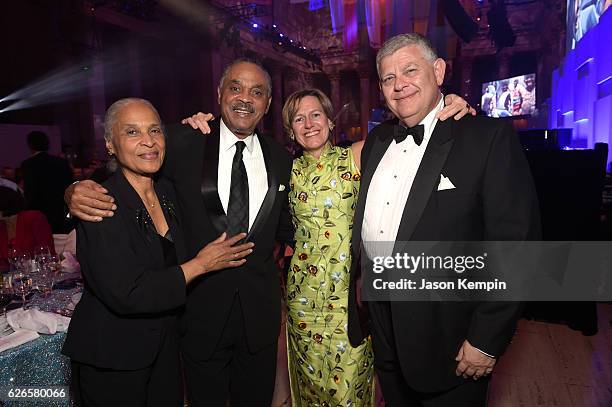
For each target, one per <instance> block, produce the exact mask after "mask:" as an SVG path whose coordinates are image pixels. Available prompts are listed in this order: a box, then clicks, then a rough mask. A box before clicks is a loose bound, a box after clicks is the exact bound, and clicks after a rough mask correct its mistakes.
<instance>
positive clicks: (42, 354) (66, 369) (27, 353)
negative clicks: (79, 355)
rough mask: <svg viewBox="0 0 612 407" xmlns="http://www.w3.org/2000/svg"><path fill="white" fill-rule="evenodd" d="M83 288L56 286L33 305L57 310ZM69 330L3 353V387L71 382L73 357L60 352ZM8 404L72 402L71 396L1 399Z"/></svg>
mask: <svg viewBox="0 0 612 407" xmlns="http://www.w3.org/2000/svg"><path fill="white" fill-rule="evenodd" d="M79 291H80V288H78V287H75V288H71V289H67V290H54V291H53V292H52V293H51V295H50V296H49V297H48V298H44V299H43V298H34V299H33V300H32V301H30V306H31V307H37V308H39V309H40V310H42V311H51V312H56V311H60V310H64V309H68V303H69V302H70V300H71V298H72V297H73V296H74V294H76V293H77V292H79ZM65 338H66V333H64V332H59V333H56V334H55V335H42V334H41V335H40V337H39V338H38V339H36V340H34V341H31V342H28V343H24V344H23V345H21V346H18V347H16V348H13V349H9V350H7V351H4V352H2V353H0V387H4V388H6V387H20V386H32V387H45V386H68V385H69V384H70V359H69V358H67V357H66V356H64V355H62V354H61V349H62V345H63V344H64V339H65ZM0 405H2V406H7V407H21V406H23V407H38V406H40V407H43V406H44V407H56V406H62V407H63V406H70V405H71V403H70V401H68V400H46V401H40V402H32V401H27V402H26V401H21V402H17V401H5V402H2V401H0Z"/></svg>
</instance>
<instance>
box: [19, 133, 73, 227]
mask: <svg viewBox="0 0 612 407" xmlns="http://www.w3.org/2000/svg"><path fill="white" fill-rule="evenodd" d="M27 142H28V147H29V148H30V151H31V152H32V156H31V157H30V158H28V159H27V160H24V161H23V162H22V163H21V171H22V173H23V192H24V196H25V199H26V207H27V209H35V210H39V211H41V212H42V213H44V214H45V216H46V217H47V220H48V221H49V224H50V225H51V230H53V233H68V232H69V231H70V229H71V228H72V225H71V224H70V222H69V221H67V219H66V217H65V216H64V199H63V195H64V190H65V189H66V187H67V186H68V185H70V184H71V183H72V170H71V169H70V165H68V161H66V160H65V159H63V158H60V157H55V156H52V155H50V154H49V153H47V151H49V138H48V137H47V135H46V134H45V133H43V132H42V131H33V132H31V133H29V134H28V137H27Z"/></svg>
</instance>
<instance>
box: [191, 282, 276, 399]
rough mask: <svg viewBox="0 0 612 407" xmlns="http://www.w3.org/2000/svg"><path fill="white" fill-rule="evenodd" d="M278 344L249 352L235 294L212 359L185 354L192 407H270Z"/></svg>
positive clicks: (241, 314)
mask: <svg viewBox="0 0 612 407" xmlns="http://www.w3.org/2000/svg"><path fill="white" fill-rule="evenodd" d="M276 347H277V341H274V343H271V344H270V346H269V347H266V348H264V349H262V350H259V351H257V352H251V351H250V350H249V347H248V344H247V341H246V334H245V329H244V317H243V313H242V307H241V305H240V296H239V294H236V295H235V297H234V302H233V304H232V309H231V311H230V314H229V316H228V319H227V322H226V323H225V327H224V328H223V333H222V335H221V339H220V340H219V344H218V345H217V347H216V349H215V351H214V353H213V355H212V356H211V357H210V359H208V360H205V361H197V360H192V359H191V358H189V356H187V355H186V354H184V353H183V367H184V371H185V380H186V382H187V398H188V400H189V406H190V407H217V406H219V407H225V406H226V405H227V404H226V403H227V401H228V400H229V401H230V402H231V406H232V407H239V406H249V407H259V406H261V407H268V406H270V404H271V402H272V394H273V392H274V380H275V377H276Z"/></svg>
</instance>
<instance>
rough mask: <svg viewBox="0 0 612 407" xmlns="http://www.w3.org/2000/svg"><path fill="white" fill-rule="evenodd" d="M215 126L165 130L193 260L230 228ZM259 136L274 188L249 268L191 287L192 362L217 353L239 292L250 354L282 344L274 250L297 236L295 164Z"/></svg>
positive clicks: (252, 235)
mask: <svg viewBox="0 0 612 407" xmlns="http://www.w3.org/2000/svg"><path fill="white" fill-rule="evenodd" d="M210 125H211V130H212V132H211V134H209V135H203V134H201V133H200V131H199V130H193V129H191V127H189V126H184V125H178V126H171V127H168V128H167V129H166V139H167V141H166V145H167V155H166V162H165V164H164V168H163V173H164V175H165V176H167V177H168V178H169V179H171V180H172V182H173V184H174V186H175V188H176V192H177V196H178V201H179V203H180V206H181V211H182V214H183V216H184V218H185V226H184V228H183V230H184V232H185V237H186V241H187V245H188V248H189V255H190V256H193V255H195V254H196V253H197V251H198V250H200V249H201V248H202V247H203V246H205V245H206V244H207V243H209V242H211V241H213V240H214V239H216V238H217V237H218V236H219V235H220V234H221V233H223V232H224V231H226V228H227V217H226V214H225V212H224V210H223V207H222V205H221V200H220V199H219V193H218V190H217V175H218V164H219V138H220V136H219V125H220V123H219V121H218V120H215V121H212V122H210ZM258 139H259V143H260V144H261V149H262V151H263V155H264V160H265V165H266V172H267V175H268V191H267V193H266V196H265V199H264V201H263V203H262V205H261V208H260V210H259V213H258V214H257V217H256V219H255V221H254V223H253V226H252V227H251V230H250V232H249V234H248V236H247V239H246V240H247V241H251V242H253V243H255V247H254V251H253V253H251V254H250V255H249V256H248V257H247V262H246V264H245V265H244V266H241V267H238V268H230V269H226V270H221V271H218V272H213V273H210V274H206V275H204V276H202V277H201V278H199V279H198V280H196V281H194V282H193V283H191V284H190V286H189V294H188V298H187V306H186V309H185V313H184V315H183V321H182V329H181V331H182V351H183V352H185V353H186V354H188V356H189V357H190V358H192V359H194V360H205V359H207V358H208V357H210V355H211V354H212V352H213V351H214V349H215V346H216V344H217V342H218V340H219V338H220V335H221V333H222V331H223V326H224V324H225V321H226V320H227V317H228V315H229V312H230V309H231V305H232V301H233V299H234V296H235V294H236V293H237V292H239V293H240V301H241V305H242V312H243V314H244V324H245V329H246V332H247V343H248V346H249V349H250V350H251V351H257V350H259V349H262V348H263V347H265V346H267V345H270V344H271V343H274V342H275V341H276V340H277V339H278V333H279V329H280V300H281V293H280V284H279V277H278V268H277V267H276V265H275V263H274V258H273V255H272V249H273V246H274V242H275V240H276V239H278V240H282V241H287V242H288V241H291V240H292V239H293V226H292V224H291V216H290V214H289V204H288V197H287V194H288V192H289V175H290V172H291V165H292V161H291V157H290V156H289V154H288V153H287V152H286V151H285V150H284V149H283V148H282V147H281V146H280V145H278V144H277V143H276V142H275V141H274V140H272V139H271V138H268V137H262V136H261V135H259V136H258Z"/></svg>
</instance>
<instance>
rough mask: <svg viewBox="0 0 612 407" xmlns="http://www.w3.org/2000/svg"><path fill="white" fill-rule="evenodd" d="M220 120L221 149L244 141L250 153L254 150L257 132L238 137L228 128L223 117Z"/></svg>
mask: <svg viewBox="0 0 612 407" xmlns="http://www.w3.org/2000/svg"><path fill="white" fill-rule="evenodd" d="M220 122H221V126H220V130H219V151H222V152H223V151H228V150H229V149H230V148H232V147H234V144H236V142H237V141H244V144H246V149H247V150H248V152H249V153H252V152H253V148H254V138H255V136H256V134H255V133H252V134H251V135H249V136H248V137H246V138H243V139H241V138H238V137H236V135H235V134H234V133H232V132H231V131H230V129H228V128H227V126H226V125H225V123H224V122H223V119H221V120H220ZM204 137H206V136H204Z"/></svg>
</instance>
